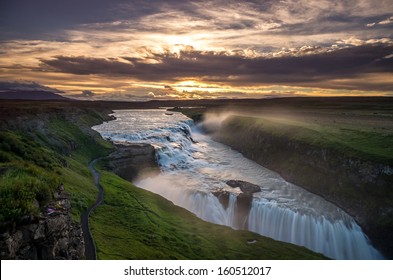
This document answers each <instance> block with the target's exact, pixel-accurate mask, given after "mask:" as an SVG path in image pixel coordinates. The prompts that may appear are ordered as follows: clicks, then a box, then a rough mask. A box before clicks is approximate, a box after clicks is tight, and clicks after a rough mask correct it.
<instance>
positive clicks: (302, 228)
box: [93, 110, 382, 259]
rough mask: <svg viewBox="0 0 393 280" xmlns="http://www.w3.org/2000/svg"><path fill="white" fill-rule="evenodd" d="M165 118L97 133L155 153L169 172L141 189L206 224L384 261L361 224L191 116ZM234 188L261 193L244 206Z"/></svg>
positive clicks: (142, 116) (127, 115) (128, 118)
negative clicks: (250, 187) (233, 183)
mask: <svg viewBox="0 0 393 280" xmlns="http://www.w3.org/2000/svg"><path fill="white" fill-rule="evenodd" d="M165 112H166V111H165V110H119V111H116V112H115V114H114V115H115V117H116V120H114V121H110V122H107V123H104V124H101V125H99V126H95V127H93V128H94V129H95V130H97V131H98V132H100V133H101V135H102V136H103V137H104V138H106V139H110V140H113V141H119V142H122V141H123V142H144V143H150V144H152V145H153V146H154V147H155V148H156V154H157V160H158V163H159V165H160V167H161V170H162V172H161V173H160V174H159V175H156V176H150V177H144V178H139V179H138V180H137V181H136V185H137V186H138V187H141V188H143V189H147V190H150V191H152V192H155V193H157V194H159V195H161V196H163V197H165V198H167V199H169V200H171V201H172V202H173V203H175V204H177V205H179V206H181V207H184V208H186V209H188V210H189V211H191V212H193V213H194V214H196V215H197V216H198V217H200V218H201V219H204V220H206V221H209V222H212V223H216V224H222V225H227V226H230V227H232V228H235V229H240V228H242V229H248V230H250V231H253V232H257V233H259V234H261V235H264V236H268V237H271V238H274V239H277V240H281V241H285V242H291V243H294V244H297V245H301V246H305V247H307V248H309V249H311V250H313V251H315V252H320V253H322V254H324V255H326V256H328V257H330V258H334V259H381V258H382V255H381V254H380V253H379V252H378V251H377V250H376V249H375V248H374V247H372V245H371V244H370V242H369V240H368V238H367V236H366V235H365V234H364V233H363V232H362V230H361V228H360V227H359V226H358V225H357V224H356V222H355V221H354V219H353V218H352V217H350V216H349V215H347V214H346V213H345V212H344V211H342V210H341V209H339V208H338V207H337V206H335V205H333V204H331V203H329V202H327V201H326V200H324V199H322V198H321V197H319V196H316V195H314V194H312V193H309V192H308V191H306V190H304V189H302V188H300V187H298V186H295V185H293V184H290V183H288V182H286V181H285V180H284V179H283V178H281V177H280V176H279V175H278V174H276V173H275V172H272V171H270V170H268V169H266V168H264V167H262V166H260V165H258V164H257V163H255V162H253V161H251V160H248V159H246V158H244V157H243V156H242V155H241V154H240V153H238V152H236V151H233V150H231V149H230V148H229V147H227V146H225V145H222V144H220V143H217V142H215V141H213V140H212V139H211V138H210V137H209V136H206V135H203V134H202V133H200V132H199V131H198V129H196V128H195V127H194V126H193V124H192V121H191V120H189V119H188V118H187V117H185V116H184V115H182V114H180V113H173V114H172V115H168V114H165ZM228 180H243V181H247V182H250V183H253V184H256V185H258V186H260V187H261V192H257V193H254V194H253V197H252V201H251V202H250V203H248V204H247V203H244V201H243V202H242V201H241V200H240V199H239V197H240V196H239V194H241V190H240V189H239V188H231V187H229V186H228V185H227V184H226V181H228ZM220 194H221V196H220ZM220 198H223V199H220ZM244 209H247V211H246V212H244Z"/></svg>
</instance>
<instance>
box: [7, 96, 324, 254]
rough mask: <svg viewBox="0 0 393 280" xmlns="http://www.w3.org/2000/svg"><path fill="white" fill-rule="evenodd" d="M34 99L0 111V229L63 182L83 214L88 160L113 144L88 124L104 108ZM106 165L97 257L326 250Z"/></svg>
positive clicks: (88, 200) (41, 205) (95, 224)
mask: <svg viewBox="0 0 393 280" xmlns="http://www.w3.org/2000/svg"><path fill="white" fill-rule="evenodd" d="M34 106H35V107H29V109H28V110H26V111H23V110H21V111H19V112H18V114H17V115H15V112H14V113H11V114H14V115H12V117H10V116H9V115H2V116H1V118H0V127H1V133H0V160H1V161H0V204H1V212H0V222H1V232H5V231H9V232H12V231H13V229H14V228H15V227H17V226H18V224H19V223H21V222H22V221H23V220H25V219H26V217H29V219H34V217H37V216H39V215H40V212H41V211H44V209H45V206H46V205H47V203H48V202H49V201H50V200H51V199H52V198H53V191H54V189H56V188H57V187H58V186H59V185H60V184H63V185H64V187H65V190H66V191H67V192H68V193H69V194H70V196H71V207H72V214H73V218H74V220H75V221H79V220H80V214H81V213H82V212H83V211H84V210H85V209H86V208H87V207H88V206H89V205H91V204H92V203H93V201H94V200H95V198H96V194H97V190H96V188H95V186H94V184H93V181H92V176H91V174H90V171H89V169H88V163H89V162H90V161H91V160H92V159H94V158H97V157H100V156H105V155H107V154H109V153H110V152H111V151H112V150H113V147H112V145H111V144H110V143H109V142H106V141H104V140H103V139H102V138H101V137H100V136H99V135H98V134H97V133H96V132H94V131H93V130H91V129H90V127H91V126H92V125H94V124H97V123H100V122H102V121H103V120H105V119H106V113H107V111H106V110H95V109H94V106H93V105H92V108H90V109H89V108H85V107H83V108H80V107H77V106H75V107H73V106H71V105H70V104H68V103H66V104H63V103H62V104H57V103H56V104H52V103H51V104H50V105H48V104H46V105H45V104H44V105H42V106H41V105H39V104H35V105H34ZM17 108H19V109H20V107H17ZM6 109H7V110H9V111H10V112H13V110H12V108H8V107H7V108H6ZM3 112H4V111H3ZM102 173H103V176H102V185H103V187H104V189H105V203H104V204H103V205H102V206H100V207H98V208H97V209H96V211H95V212H94V213H93V214H92V220H91V226H92V233H93V236H94V238H95V240H96V243H97V248H98V258H100V259H145V258H147V259H215V258H220V259H237V258H241V259H250V258H255V259H259V258H261V259H264V258H268V259H319V258H323V256H321V255H319V254H316V253H313V252H311V251H309V250H307V249H305V248H302V247H299V246H295V245H291V244H287V243H283V242H278V241H274V240H271V239H268V238H264V237H261V236H259V235H257V234H253V233H248V232H244V231H235V230H232V229H230V228H227V227H222V226H218V225H213V224H210V223H207V222H204V221H201V220H200V219H198V218H197V217H196V216H194V215H193V214H191V213H189V212H188V211H186V210H184V209H181V208H179V207H177V206H174V205H173V204H172V203H171V202H169V201H167V200H165V199H163V198H161V197H159V196H157V195H155V194H152V193H150V192H148V191H144V190H141V189H139V188H137V187H135V186H133V185H132V184H131V183H129V182H127V181H124V180H122V179H120V178H119V177H117V176H116V175H114V174H112V173H109V172H106V171H102ZM249 240H257V242H256V243H253V244H248V243H247V241H249Z"/></svg>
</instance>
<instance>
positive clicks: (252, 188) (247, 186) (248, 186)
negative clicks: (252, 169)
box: [227, 180, 261, 194]
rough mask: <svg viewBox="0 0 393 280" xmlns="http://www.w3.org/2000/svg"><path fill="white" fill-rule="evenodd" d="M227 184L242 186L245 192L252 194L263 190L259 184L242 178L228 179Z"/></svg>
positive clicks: (234, 186)
mask: <svg viewBox="0 0 393 280" xmlns="http://www.w3.org/2000/svg"><path fill="white" fill-rule="evenodd" d="M227 185H228V186H230V187H232V188H240V190H241V191H242V192H243V193H245V194H252V193H255V192H260V191H261V188H260V187H259V186H258V185H255V184H252V183H250V182H246V181H241V180H229V181H227Z"/></svg>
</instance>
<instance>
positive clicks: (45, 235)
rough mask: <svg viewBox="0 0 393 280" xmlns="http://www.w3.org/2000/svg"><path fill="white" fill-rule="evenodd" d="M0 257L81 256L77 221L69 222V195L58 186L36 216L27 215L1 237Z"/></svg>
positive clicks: (43, 257) (50, 258)
mask: <svg viewBox="0 0 393 280" xmlns="http://www.w3.org/2000/svg"><path fill="white" fill-rule="evenodd" d="M0 249H1V259H21V260H26V259H45V260H77V259H82V258H84V250H85V249H84V241H83V236H82V230H81V227H80V225H79V224H76V223H74V222H73V221H72V218H71V213H70V202H69V198H68V195H67V194H66V193H65V192H64V190H63V188H62V187H60V188H59V190H58V191H57V192H55V193H54V200H53V201H52V202H51V203H50V204H49V205H48V206H47V207H46V209H45V211H44V212H43V213H41V214H40V215H39V217H38V218H37V217H36V218H31V217H26V218H25V219H24V220H23V221H22V222H21V223H20V224H19V225H18V226H17V227H16V228H15V229H14V230H11V231H7V232H5V233H3V234H2V235H1V237H0Z"/></svg>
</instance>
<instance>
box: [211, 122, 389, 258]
mask: <svg viewBox="0 0 393 280" xmlns="http://www.w3.org/2000/svg"><path fill="white" fill-rule="evenodd" d="M255 120H256V118H253V117H240V116H233V117H230V118H228V119H227V120H226V121H224V122H223V123H222V124H221V126H220V127H219V129H218V130H216V131H215V132H214V133H213V134H212V135H213V138H214V139H215V140H217V141H219V142H222V143H224V144H226V145H228V146H230V147H232V148H233V149H236V150H238V151H239V152H241V153H242V154H244V155H245V156H246V157H248V158H250V159H252V160H254V161H256V162H257V163H259V164H261V165H262V166H265V167H267V168H269V169H271V170H274V171H276V172H278V173H279V174H280V175H281V176H282V177H284V178H285V179H286V180H288V181H289V182H293V183H295V184H297V185H299V186H302V187H304V188H306V189H307V190H309V191H311V192H313V193H316V194H318V195H320V196H323V197H324V198H326V199H327V200H329V201H331V202H333V203H335V204H336V205H338V206H339V207H341V208H342V209H344V210H345V211H347V212H348V213H349V214H350V215H352V216H353V217H354V218H355V219H356V220H357V221H358V223H359V224H360V225H361V226H362V227H363V228H364V230H365V231H366V233H367V234H368V235H369V237H370V239H371V240H372V242H373V243H374V244H375V245H376V246H377V247H378V248H379V249H380V250H381V251H382V252H384V253H385V255H386V256H387V257H392V256H393V241H392V240H393V236H392V234H393V203H392V202H393V191H392V187H393V186H392V183H391V182H393V166H392V165H391V164H389V163H388V162H386V161H385V162H382V163H381V162H378V161H377V160H375V161H373V160H365V159H362V158H361V157H356V156H348V155H346V154H345V153H343V152H342V151H340V150H337V149H334V148H331V147H326V146H323V145H320V144H318V143H312V142H309V141H303V140H301V139H297V138H296V137H292V136H291V134H289V133H285V132H283V131H282V130H281V131H280V133H277V131H272V130H270V129H267V128H266V127H264V126H263V125H260V123H257V122H256V121H255ZM291 129H292V128H291Z"/></svg>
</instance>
